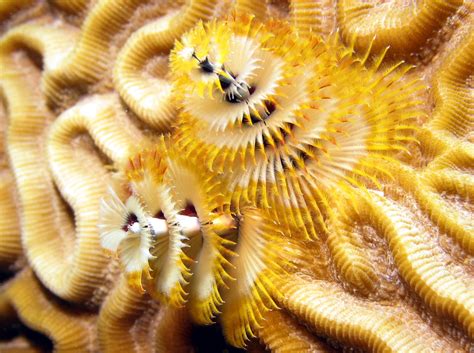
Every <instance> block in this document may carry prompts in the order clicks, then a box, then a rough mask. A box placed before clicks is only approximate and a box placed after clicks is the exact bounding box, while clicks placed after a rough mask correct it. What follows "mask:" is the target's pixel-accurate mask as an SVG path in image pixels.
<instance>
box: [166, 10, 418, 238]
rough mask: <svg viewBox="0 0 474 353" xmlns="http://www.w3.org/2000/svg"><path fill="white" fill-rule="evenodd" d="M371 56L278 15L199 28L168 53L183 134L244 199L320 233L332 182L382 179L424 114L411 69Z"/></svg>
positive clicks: (185, 143)
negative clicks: (302, 31) (387, 162)
mask: <svg viewBox="0 0 474 353" xmlns="http://www.w3.org/2000/svg"><path fill="white" fill-rule="evenodd" d="M369 56H370V48H369V50H368V51H367V52H366V54H365V56H364V57H357V56H355V55H354V54H353V52H352V49H351V48H347V47H345V46H343V45H342V44H341V43H339V42H338V40H337V38H336V36H334V37H332V38H331V39H330V41H329V42H328V43H326V42H324V41H322V40H321V39H320V38H319V37H317V36H307V37H304V38H301V37H299V36H298V35H297V33H296V32H295V31H294V30H293V29H292V28H291V27H289V26H288V25H286V24H285V23H282V22H279V21H270V22H267V23H265V24H262V23H260V22H258V21H256V20H254V19H252V18H250V17H244V18H237V19H232V20H229V21H225V22H219V23H216V22H211V23H208V24H205V25H199V26H197V27H196V28H195V29H194V30H193V31H191V32H189V33H188V34H186V35H185V36H184V37H183V38H182V40H181V41H180V42H178V43H177V45H176V47H175V49H174V51H173V52H172V54H171V69H172V77H173V79H174V83H175V86H174V91H175V94H176V96H177V100H178V102H179V103H180V105H181V106H182V113H181V115H180V120H179V129H178V133H177V134H178V143H179V144H180V147H181V148H182V149H183V150H185V151H186V153H187V156H188V157H189V158H193V159H194V160H197V161H201V162H202V163H205V164H206V165H207V166H208V167H209V169H210V170H212V171H214V172H217V173H219V172H223V171H224V170H226V171H232V172H231V173H224V174H225V175H224V179H225V180H226V182H227V187H228V189H229V193H230V195H231V197H232V199H233V201H235V207H238V205H239V204H245V203H247V202H250V203H252V204H255V205H258V206H261V207H266V208H269V207H271V208H273V210H274V211H275V212H277V213H280V214H285V215H288V219H285V223H286V224H287V225H289V226H290V228H291V227H292V226H296V227H297V228H299V229H304V230H305V231H304V232H305V233H306V235H310V236H312V237H313V238H315V237H317V234H316V233H317V228H319V229H323V228H324V220H323V212H324V211H321V209H320V207H319V206H318V205H317V204H319V205H322V204H324V203H325V202H326V200H325V198H326V197H327V191H328V190H330V189H332V188H334V187H344V185H346V186H356V187H358V186H361V185H363V183H367V181H368V182H370V183H374V184H378V183H377V180H376V178H375V177H374V175H375V174H376V172H377V170H378V169H379V166H378V163H377V160H380V159H389V158H390V156H391V154H393V152H396V151H398V150H401V149H404V148H405V147H404V142H406V141H410V140H413V137H412V132H413V129H414V125H413V122H414V121H415V119H416V118H419V117H420V116H421V112H420V109H419V100H418V99H416V94H417V92H418V91H419V90H420V88H421V84H420V82H419V81H417V80H407V79H406V78H404V77H403V76H404V74H405V73H406V72H407V71H408V70H409V69H410V67H409V66H407V65H403V64H402V63H398V64H396V65H391V66H386V65H381V62H382V60H383V54H382V55H379V56H377V57H376V58H375V59H374V58H372V60H371V61H370V62H368V58H369ZM354 77H357V80H356V81H354V79H353V78H354Z"/></svg>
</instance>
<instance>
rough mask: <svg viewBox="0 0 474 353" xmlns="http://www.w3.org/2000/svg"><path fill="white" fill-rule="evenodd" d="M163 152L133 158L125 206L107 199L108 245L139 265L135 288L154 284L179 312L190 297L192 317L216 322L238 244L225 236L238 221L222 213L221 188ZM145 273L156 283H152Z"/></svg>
mask: <svg viewBox="0 0 474 353" xmlns="http://www.w3.org/2000/svg"><path fill="white" fill-rule="evenodd" d="M159 146H160V147H158V149H157V150H155V151H150V152H146V151H145V152H142V153H140V154H139V155H137V156H135V157H132V158H131V159H130V164H129V166H128V167H127V169H126V170H125V174H126V176H127V180H128V183H129V193H128V195H129V196H128V199H127V202H126V203H125V204H123V203H122V201H121V200H119V199H117V196H114V195H110V196H109V197H108V198H106V199H105V200H104V201H103V206H102V211H101V212H102V215H101V221H100V223H99V227H100V228H101V239H102V246H103V247H105V248H106V249H109V250H111V251H117V250H118V252H119V256H120V258H121V262H122V264H123V265H127V263H128V264H129V266H135V267H134V268H132V267H127V266H126V267H125V271H126V272H127V273H128V275H129V278H130V281H131V284H132V285H134V286H135V287H138V288H141V287H142V282H147V283H148V284H147V285H146V286H145V288H146V289H147V290H148V291H149V292H150V293H151V294H152V296H156V297H157V298H158V299H160V300H161V301H163V302H165V303H171V304H172V305H174V306H177V307H180V306H183V305H184V303H185V300H186V298H187V297H188V294H189V308H190V312H191V314H192V315H193V318H194V319H195V320H196V321H198V322H203V323H210V322H212V319H213V317H214V315H215V314H216V313H217V311H218V309H217V308H218V306H219V305H221V304H222V299H221V298H220V297H221V296H220V294H219V292H220V290H221V287H222V286H224V284H225V282H226V281H228V280H229V276H228V274H227V271H226V269H225V266H226V264H228V262H229V260H228V258H229V257H230V256H232V252H231V251H230V249H228V247H229V246H230V245H232V244H233V241H231V240H230V239H226V238H225V236H226V232H227V231H228V230H232V229H233V227H234V226H233V220H232V217H231V216H230V215H225V214H223V213H220V212H219V211H216V210H217V209H218V208H222V207H223V205H222V204H220V203H219V202H218V200H219V198H218V196H219V193H218V192H219V191H218V190H217V191H214V190H213V188H215V185H213V184H207V183H206V179H205V178H204V177H203V175H202V174H200V173H198V172H196V171H193V169H191V167H190V166H189V165H187V163H186V162H184V161H183V160H180V158H179V156H178V155H177V154H173V152H172V151H170V150H169V149H167V148H166V146H165V143H164V142H163V143H161V144H159ZM167 152H168V153H167ZM213 194H214V195H216V196H214V197H212V195H213ZM134 199H137V200H138V202H141V203H140V207H139V210H138V212H139V213H137V210H136V209H132V208H129V207H128V206H127V205H128V204H129V203H130V200H134ZM114 200H115V201H114ZM109 220H111V221H109ZM114 220H115V221H114ZM129 220H130V221H129ZM127 239H130V240H129V241H128V240H127ZM125 240H127V241H128V245H125V243H124V241H125ZM134 254H135V255H134ZM127 259H130V261H126V260H127ZM143 273H145V274H147V275H148V276H150V277H152V279H151V280H150V281H146V280H145V279H144V278H142V274H143ZM188 283H189V285H188Z"/></svg>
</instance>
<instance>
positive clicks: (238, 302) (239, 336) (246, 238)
mask: <svg viewBox="0 0 474 353" xmlns="http://www.w3.org/2000/svg"><path fill="white" fill-rule="evenodd" d="M235 253H236V255H237V256H236V257H235V259H233V261H232V265H233V271H231V273H230V274H231V275H232V276H233V277H234V278H235V282H234V283H232V285H231V286H230V288H229V290H228V291H227V292H226V293H225V296H224V301H225V305H224V307H223V312H222V325H223V328H224V334H225V336H226V338H227V340H228V341H229V342H230V343H231V344H233V345H235V346H238V347H243V346H245V344H246V341H248V339H249V338H251V337H254V336H255V334H256V331H257V330H258V329H259V328H260V327H261V325H262V323H263V321H264V320H265V319H264V317H265V314H266V312H268V311H270V310H272V309H276V308H277V306H276V304H275V302H274V298H275V296H277V293H280V292H279V290H280V289H279V288H278V286H277V285H276V284H277V283H278V279H280V278H283V277H285V276H286V275H287V274H288V273H289V272H290V271H292V270H295V269H296V267H297V266H303V261H302V249H301V248H300V244H298V243H297V242H295V241H293V240H291V239H290V238H287V237H285V236H284V235H283V234H282V232H281V228H280V226H279V224H278V222H276V221H274V220H272V219H271V218H270V217H269V215H268V214H267V213H266V212H265V211H263V210H259V209H255V208H251V207H250V208H244V209H243V210H242V214H241V216H240V221H239V227H238V240H237V246H236V248H235ZM282 259H284V260H282Z"/></svg>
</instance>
